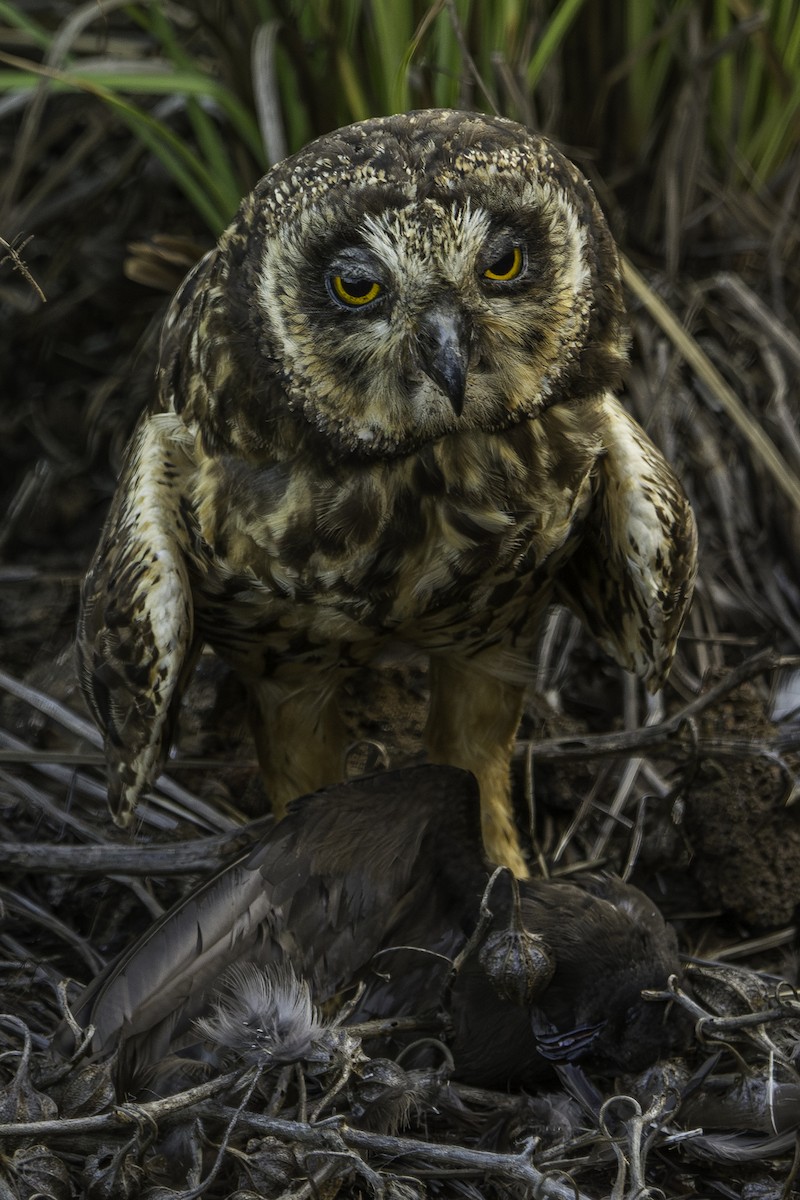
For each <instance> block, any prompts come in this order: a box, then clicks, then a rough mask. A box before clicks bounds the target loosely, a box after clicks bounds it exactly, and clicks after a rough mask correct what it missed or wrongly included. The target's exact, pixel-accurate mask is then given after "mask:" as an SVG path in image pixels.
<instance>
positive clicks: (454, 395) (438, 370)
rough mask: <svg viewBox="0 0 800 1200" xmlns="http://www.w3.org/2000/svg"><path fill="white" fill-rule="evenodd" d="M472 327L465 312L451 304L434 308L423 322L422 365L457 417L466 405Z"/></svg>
mask: <svg viewBox="0 0 800 1200" xmlns="http://www.w3.org/2000/svg"><path fill="white" fill-rule="evenodd" d="M469 344H470V329H469V326H468V324H467V321H466V318H465V317H464V314H463V313H461V312H459V311H458V309H456V308H451V307H450V306H448V307H446V308H444V307H442V308H432V309H430V311H429V312H427V313H426V314H425V316H424V317H423V318H422V320H421V322H420V330H419V347H420V366H421V367H422V370H423V371H424V372H425V374H426V375H427V376H429V378H431V379H432V380H433V382H434V383H435V384H438V386H439V387H440V388H441V389H442V391H443V392H444V394H445V396H447V399H448V400H449V401H450V403H451V404H452V406H453V411H454V412H455V414H456V416H460V415H461V410H462V409H463V407H464V392H465V390H466V387H467V370H468V368H469Z"/></svg>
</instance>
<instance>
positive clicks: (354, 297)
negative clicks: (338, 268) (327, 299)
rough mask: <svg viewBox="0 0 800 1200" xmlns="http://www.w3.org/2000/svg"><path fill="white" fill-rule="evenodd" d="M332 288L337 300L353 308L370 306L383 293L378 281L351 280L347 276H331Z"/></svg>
mask: <svg viewBox="0 0 800 1200" xmlns="http://www.w3.org/2000/svg"><path fill="white" fill-rule="evenodd" d="M330 286H331V291H332V292H333V295H334V297H335V299H337V300H340V301H341V302H342V304H347V305H348V306H349V307H351V308H359V307H360V306H361V305H362V304H370V303H371V302H372V301H373V300H375V299H376V298H377V297H378V296H379V295H380V291H381V285H380V284H379V283H378V281H377V280H376V279H355V278H354V279H349V278H348V277H347V276H346V275H331V277H330Z"/></svg>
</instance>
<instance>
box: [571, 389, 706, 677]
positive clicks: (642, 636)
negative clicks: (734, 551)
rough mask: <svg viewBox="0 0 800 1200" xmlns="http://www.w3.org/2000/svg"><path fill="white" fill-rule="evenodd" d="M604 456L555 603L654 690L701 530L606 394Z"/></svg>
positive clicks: (663, 673)
mask: <svg viewBox="0 0 800 1200" xmlns="http://www.w3.org/2000/svg"><path fill="white" fill-rule="evenodd" d="M603 417H604V423H603V443H604V448H605V453H604V455H603V456H602V457H601V458H600V460H599V462H598V470H597V480H596V488H597V491H596V496H595V501H594V505H593V508H592V512H591V514H590V516H589V520H588V526H587V529H586V532H585V534H584V538H583V541H582V543H581V545H580V547H579V549H578V550H577V551H576V553H575V555H574V557H573V558H572V560H571V562H570V563H569V564H568V565H567V567H566V568H565V570H564V571H563V572H562V574H561V576H560V579H559V583H558V593H559V599H561V600H562V601H563V602H564V603H565V604H567V605H568V606H569V607H570V608H572V610H573V611H574V612H576V613H577V615H578V616H580V617H581V618H582V619H583V621H584V622H585V624H586V625H587V627H588V629H589V630H590V631H591V633H592V634H593V635H594V637H595V638H596V639H597V641H598V642H599V643H600V645H601V646H602V647H603V649H604V650H605V651H606V652H607V653H608V654H610V655H611V657H612V658H614V659H616V661H617V662H618V663H619V664H620V665H621V666H623V667H626V668H627V669H628V670H629V671H633V672H635V673H636V674H637V675H639V676H641V677H642V678H643V679H644V680H645V682H646V683H647V686H648V688H649V689H650V690H651V691H656V690H657V689H658V688H660V687H661V686H662V685H663V683H664V680H665V679H666V677H667V674H668V672H669V668H670V666H671V664H672V659H673V657H674V655H675V647H676V643H677V640H678V634H679V633H680V631H681V627H682V625H683V621H684V618H685V616H686V613H687V611H688V608H689V602H690V600H691V596H692V588H693V585H694V578H695V574H696V570H697V530H696V527H695V522H694V516H693V514H692V510H691V507H690V505H689V501H688V500H687V498H686V495H685V494H684V492H683V489H682V488H681V485H680V483H679V482H678V480H677V478H676V476H675V474H674V472H673V471H672V469H671V468H670V467H669V465H668V464H667V462H666V460H665V459H664V458H663V456H662V455H661V452H660V451H659V450H657V449H656V447H655V446H654V445H653V443H652V442H651V441H650V439H649V438H648V437H647V435H646V434H645V433H644V431H643V430H642V429H641V428H640V427H639V426H638V425H637V424H636V422H635V421H634V420H633V419H632V417H630V416H628V414H627V413H626V411H625V409H624V408H623V407H622V405H621V404H620V403H619V402H618V401H617V400H616V399H615V398H614V397H613V396H611V395H610V394H609V395H607V396H606V398H605V400H604V403H603Z"/></svg>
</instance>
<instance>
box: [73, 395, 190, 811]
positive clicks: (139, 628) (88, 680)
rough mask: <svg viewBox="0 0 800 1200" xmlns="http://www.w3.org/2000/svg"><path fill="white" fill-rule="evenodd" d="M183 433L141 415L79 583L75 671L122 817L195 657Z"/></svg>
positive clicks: (162, 749)
mask: <svg viewBox="0 0 800 1200" xmlns="http://www.w3.org/2000/svg"><path fill="white" fill-rule="evenodd" d="M187 437H188V434H187V430H186V428H185V426H184V425H183V424H182V423H181V422H180V420H179V419H178V418H177V417H176V416H175V415H174V414H172V413H156V414H147V415H146V416H145V417H144V418H143V419H142V420H141V421H140V423H139V426H138V428H137V430H136V432H135V434H134V437H133V439H132V441H131V444H130V446H129V448H128V455H127V461H126V467H125V470H124V473H123V476H122V478H121V480H120V483H119V486H118V488H117V493H116V496H115V498H114V503H113V505H112V508H111V512H110V513H109V517H108V520H107V521H106V525H105V528H104V530H103V534H102V536H101V539H100V543H99V545H98V548H97V551H96V553H95V556H94V559H93V561H92V564H91V566H90V568H89V572H88V575H87V577H86V580H85V581H84V585H83V593H82V605H81V613H80V617H79V623H78V633H77V643H76V648H77V656H78V670H79V677H80V682H81V687H82V689H83V693H84V696H85V698H86V701H87V703H88V705H89V708H90V709H91V712H92V714H93V716H94V718H95V720H96V721H97V723H98V725H99V726H100V729H101V730H102V731H103V735H104V740H105V752H106V761H107V763H108V792H109V805H110V808H111V811H112V814H113V816H114V820H115V821H116V822H117V824H118V825H122V826H126V825H129V824H130V821H131V818H132V815H133V810H134V807H135V805H136V801H137V799H138V797H139V795H140V793H141V792H142V790H143V789H144V788H145V787H146V785H147V784H148V783H149V781H150V780H151V779H152V777H153V775H154V774H155V772H156V770H157V768H158V766H159V765H160V763H161V760H162V758H163V755H164V754H165V753H166V748H167V746H168V745H169V743H170V740H171V736H172V727H173V724H174V720H175V715H176V711H177V705H178V699H179V697H180V694H181V692H182V690H183V687H184V685H185V681H186V678H187V675H188V672H189V671H190V670H191V667H192V665H193V663H194V658H195V655H194V628H193V627H194V620H193V611H192V597H191V590H190V586H189V579H188V572H187V561H186V555H187V547H188V541H189V532H188V529H187V525H186V520H187V517H186V514H185V512H184V510H183V506H182V503H181V495H182V492H183V487H182V478H183V477H184V476H185V474H186V471H187V469H188V466H189V453H190V446H189V444H188V442H187Z"/></svg>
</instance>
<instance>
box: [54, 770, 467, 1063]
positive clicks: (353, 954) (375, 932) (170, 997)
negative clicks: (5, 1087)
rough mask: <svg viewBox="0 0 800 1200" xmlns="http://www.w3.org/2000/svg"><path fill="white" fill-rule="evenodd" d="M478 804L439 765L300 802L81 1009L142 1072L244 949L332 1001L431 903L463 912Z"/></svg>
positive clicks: (450, 921) (98, 1046) (439, 911)
mask: <svg viewBox="0 0 800 1200" xmlns="http://www.w3.org/2000/svg"><path fill="white" fill-rule="evenodd" d="M479 811H480V808H479V798H478V790H477V784H476V782H475V779H474V778H473V777H472V776H471V775H470V774H469V773H468V772H466V771H461V770H459V769H458V768H456V767H446V766H433V765H423V766H419V767H412V768H407V769H405V770H400V771H390V772H383V773H381V774H378V775H373V776H365V777H363V778H361V779H357V780H353V781H351V782H349V783H346V784H341V785H338V786H336V787H331V788H327V789H325V790H324V791H321V792H317V793H315V794H314V795H312V796H308V797H305V798H303V799H301V800H299V801H296V802H295V803H294V804H293V805H292V807H291V809H290V811H289V813H288V815H287V816H286V817H285V818H284V819H283V820H282V821H281V822H280V823H279V824H278V825H276V826H275V827H274V829H272V830H271V831H270V832H269V833H268V834H267V835H266V836H265V837H264V838H263V839H262V840H261V841H260V842H259V843H258V844H257V845H256V846H255V848H254V849H253V850H251V851H250V852H248V853H247V854H245V855H244V856H243V857H240V858H239V859H237V860H236V861H235V862H234V863H232V864H230V865H229V866H227V867H225V868H224V869H223V870H221V871H220V872H218V873H217V874H216V875H215V876H213V877H212V878H211V879H210V880H209V881H208V882H206V883H205V884H203V885H202V886H201V887H200V888H198V889H195V890H194V891H193V892H191V893H190V894H189V895H188V896H187V897H186V898H185V899H184V900H182V901H181V902H180V903H179V904H178V905H177V906H176V907H174V908H173V909H172V910H171V911H170V912H168V913H167V914H165V916H164V917H162V918H161V919H160V920H159V921H158V922H157V923H156V924H155V925H154V926H153V927H152V928H151V929H150V930H148V932H147V933H146V934H145V935H144V936H143V937H141V938H140V939H139V940H138V941H137V942H135V943H134V945H133V946H132V947H131V948H130V949H129V950H128V951H127V952H126V953H125V954H123V956H122V957H121V958H120V959H119V960H118V961H117V962H116V963H115V964H113V965H112V966H111V967H110V968H109V969H108V970H107V971H105V972H104V973H103V974H102V975H100V976H99V977H98V978H97V979H96V980H94V981H93V982H92V983H91V984H90V985H89V987H88V988H87V989H86V991H85V992H84V993H83V995H82V996H81V998H80V999H79V1001H78V1004H77V1006H76V1008H75V1016H76V1018H77V1019H78V1021H79V1022H80V1023H81V1024H83V1025H84V1026H88V1024H89V1023H91V1024H93V1025H94V1027H95V1030H96V1032H95V1036H94V1040H93V1043H92V1045H93V1049H94V1050H95V1051H97V1052H99V1053H108V1052H110V1051H111V1050H112V1049H113V1048H114V1046H115V1045H117V1044H119V1043H125V1045H124V1051H125V1058H126V1059H127V1062H128V1064H129V1066H128V1069H129V1070H132V1071H135V1072H138V1071H140V1070H141V1069H143V1068H146V1067H147V1066H148V1065H150V1064H152V1063H157V1062H158V1061H159V1060H160V1059H161V1058H162V1057H163V1056H164V1055H165V1054H166V1052H167V1050H168V1049H169V1048H173V1049H174V1048H175V1047H176V1045H177V1044H179V1039H180V1038H181V1036H182V1035H183V1034H186V1033H190V1032H191V1028H192V1022H193V1020H194V1019H195V1018H196V1017H197V1016H198V1015H200V1013H201V1012H203V1011H204V1008H205V1007H207V1005H208V1003H209V999H210V995H211V993H212V991H213V990H214V987H215V985H217V984H218V983H219V979H220V976H221V975H222V974H223V972H224V971H225V970H226V969H227V968H228V967H229V966H231V965H232V964H233V963H235V962H243V961H252V962H256V963H257V964H259V965H260V966H268V965H271V964H275V963H285V962H286V961H287V960H288V962H290V963H291V965H292V967H293V968H294V970H295V971H296V972H297V973H298V974H299V975H302V976H304V977H305V978H307V979H308V981H309V983H310V985H311V989H312V994H313V996H314V999H315V1001H317V1002H322V1001H324V1000H325V999H327V998H329V997H330V996H332V995H334V994H335V993H336V992H337V991H338V990H340V988H342V987H343V986H344V985H346V984H347V983H349V982H351V981H352V980H353V979H354V978H357V977H358V973H359V971H360V970H361V969H362V968H363V967H364V966H365V965H366V963H367V962H369V960H370V959H371V957H372V956H373V954H374V953H375V951H376V950H377V949H378V947H379V946H380V945H381V944H383V943H384V941H385V939H386V938H387V937H388V938H390V939H391V937H392V934H393V931H395V930H397V929H398V927H401V926H402V924H403V921H404V919H406V918H407V916H408V914H409V913H414V912H416V911H417V909H418V908H419V907H420V906H423V907H424V908H425V912H426V921H427V922H428V923H429V924H430V926H431V928H434V929H435V928H437V927H438V926H441V927H442V928H445V929H446V928H451V927H452V926H453V925H456V924H458V916H459V915H460V914H462V913H463V910H464V907H465V899H464V897H465V895H467V896H473V895H474V908H475V909H476V910H477V907H478V902H479V898H480V895H481V890H482V886H483V883H484V882H485V874H486V869H485V860H484V859H483V855H482V852H481V837H480V816H479ZM454 913H455V914H456V916H454Z"/></svg>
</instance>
